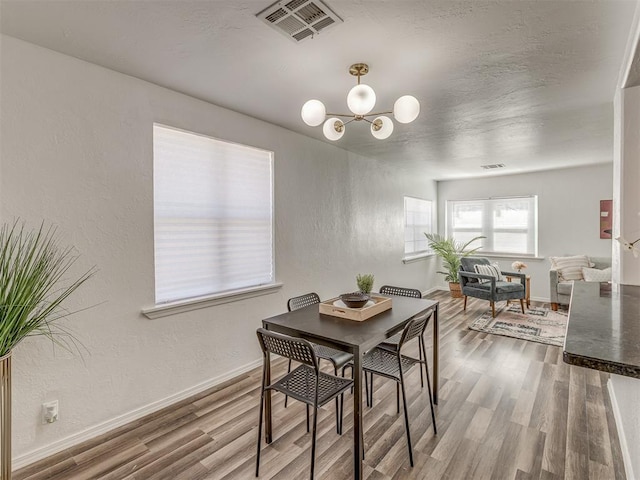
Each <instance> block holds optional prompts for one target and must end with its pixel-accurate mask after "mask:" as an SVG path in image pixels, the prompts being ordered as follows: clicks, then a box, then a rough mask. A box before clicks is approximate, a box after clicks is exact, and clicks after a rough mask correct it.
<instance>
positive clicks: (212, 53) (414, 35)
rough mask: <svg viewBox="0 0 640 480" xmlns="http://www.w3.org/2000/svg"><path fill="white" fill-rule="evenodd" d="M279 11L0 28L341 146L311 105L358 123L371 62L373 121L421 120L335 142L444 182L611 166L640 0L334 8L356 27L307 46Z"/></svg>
mask: <svg viewBox="0 0 640 480" xmlns="http://www.w3.org/2000/svg"><path fill="white" fill-rule="evenodd" d="M271 3H273V2H272V1H270V0H264V1H262V0H260V1H258V0H209V1H202V0H172V1H163V0H155V1H134V0H129V1H111V0H74V1H65V0H47V1H36V0H2V2H1V4H0V5H1V24H0V28H1V31H2V33H4V34H7V35H11V36H13V37H17V38H20V39H23V40H26V41H28V42H32V43H35V44H37V45H41V46H44V47H47V48H50V49H52V50H56V51H59V52H62V53H65V54H68V55H71V56H74V57H77V58H81V59H84V60H87V61H90V62H93V63H96V64H98V65H103V66H105V67H108V68H111V69H113V70H117V71H119V72H122V73H126V74H128V75H132V76H135V77H138V78H141V79H144V80H148V81H150V82H153V83H156V84H158V85H162V86H165V87H168V88H171V89H173V90H177V91H180V92H183V93H185V94H188V95H191V96H194V97H197V98H200V99H202V100H206V101H209V102H211V103H214V104H217V105H221V106H223V107H227V108H230V109H232V110H235V111H238V112H241V113H245V114H247V115H250V116H252V117H256V118H259V119H262V120H265V121H268V122H271V123H274V124H277V125H280V126H282V127H285V128H287V129H290V130H293V131H296V132H299V133H302V134H304V135H308V136H310V137H314V138H317V139H319V140H322V141H327V142H328V140H325V139H324V137H323V135H322V128H321V127H309V126H307V125H305V124H304V123H303V122H302V120H301V118H300V108H301V106H302V105H303V103H304V102H305V101H306V100H308V99H311V98H317V99H319V100H321V101H322V102H323V103H324V104H325V105H326V106H327V110H328V111H332V112H335V111H338V112H346V111H348V110H347V107H346V94H347V92H348V91H349V89H350V88H351V87H352V86H353V85H355V78H354V77H352V76H351V75H349V73H348V67H349V66H350V65H351V64H353V63H356V62H365V63H368V64H369V67H370V72H369V74H368V75H367V76H366V77H364V78H363V83H367V84H369V85H370V86H371V87H373V88H374V90H375V91H376V94H377V98H378V102H377V104H376V108H375V110H389V109H391V108H392V105H393V102H394V101H395V99H396V98H398V97H400V96H401V95H405V94H411V95H414V96H415V97H417V98H418V99H419V101H420V103H421V113H420V116H419V117H418V119H417V120H416V121H415V122H413V123H411V124H406V125H404V124H399V123H397V122H396V125H395V131H394V132H393V134H392V136H391V137H390V138H389V139H387V140H377V139H375V138H373V137H372V136H371V134H370V132H369V128H368V126H367V124H365V123H364V122H354V123H353V124H350V125H348V126H347V131H346V133H345V135H344V136H343V137H342V139H340V140H338V141H337V142H335V144H336V145H337V146H339V147H341V148H344V149H347V150H349V151H353V152H356V153H360V154H362V155H366V156H369V157H373V158H379V159H381V160H382V161H385V162H391V163H397V164H398V165H399V166H402V167H409V168H415V169H416V172H419V173H420V174H425V175H429V177H430V178H435V179H447V178H460V177H468V176H477V175H485V174H492V173H493V174H495V173H496V172H497V173H515V172H524V171H535V170H544V169H551V168H563V167H569V166H575V165H586V164H595V163H602V162H607V161H611V158H612V142H613V107H612V100H613V95H614V92H615V88H616V85H617V81H618V76H619V72H620V70H621V66H622V61H623V56H624V52H625V46H626V44H627V40H628V37H629V34H630V29H631V28H632V22H633V17H634V12H635V9H636V8H637V6H638V1H637V0H595V1H574V0H554V1H552V0H549V1H540V0H534V1H516V0H468V1H456V0H437V1H436V0H420V1H418V0H416V1H413V0H394V1H384V0H350V1H344V0H327V1H326V3H327V5H328V6H329V7H330V8H331V9H333V10H334V11H335V13H336V14H337V15H338V16H339V17H340V18H341V19H342V20H343V23H341V24H338V25H336V26H333V27H332V28H329V29H327V30H325V31H324V32H322V33H321V34H319V35H316V36H315V37H314V38H310V39H308V40H305V41H303V42H301V43H295V42H293V41H292V40H289V39H287V38H285V37H284V36H283V35H281V34H280V33H278V32H276V31H275V30H272V29H271V28H269V27H268V26H267V25H266V24H265V23H263V22H262V21H261V20H259V19H258V18H256V17H255V15H256V14H257V13H258V12H260V11H261V10H263V9H264V8H266V7H268V6H269V5H270V4H271ZM636 58H637V56H636ZM496 163H502V164H505V168H503V169H500V170H489V171H487V170H483V169H482V168H480V166H481V165H485V164H496Z"/></svg>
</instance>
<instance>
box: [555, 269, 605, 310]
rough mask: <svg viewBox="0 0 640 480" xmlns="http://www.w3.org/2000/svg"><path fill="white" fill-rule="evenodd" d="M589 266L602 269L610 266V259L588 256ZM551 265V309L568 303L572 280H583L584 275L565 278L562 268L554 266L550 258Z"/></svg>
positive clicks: (556, 308)
mask: <svg viewBox="0 0 640 480" xmlns="http://www.w3.org/2000/svg"><path fill="white" fill-rule="evenodd" d="M551 258H552V259H553V258H574V257H551ZM588 259H589V261H590V264H589V265H590V266H589V267H587V268H594V269H598V270H604V269H606V268H611V259H610V258H605V257H588ZM551 265H552V267H551V270H549V286H550V296H549V298H550V302H551V309H552V310H554V311H555V310H558V305H568V304H569V300H570V299H571V289H572V287H573V282H574V281H576V282H577V281H584V277H583V278H581V279H577V278H575V279H570V280H566V279H564V278H563V276H562V269H557V268H554V262H553V260H552V263H551Z"/></svg>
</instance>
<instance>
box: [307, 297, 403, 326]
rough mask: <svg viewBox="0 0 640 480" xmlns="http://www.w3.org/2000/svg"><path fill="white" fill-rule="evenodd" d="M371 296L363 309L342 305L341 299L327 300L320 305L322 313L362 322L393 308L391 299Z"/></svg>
mask: <svg viewBox="0 0 640 480" xmlns="http://www.w3.org/2000/svg"><path fill="white" fill-rule="evenodd" d="M370 296H371V300H369V302H367V304H366V305H365V306H364V307H362V308H349V307H347V306H346V305H345V304H344V303H342V301H341V300H340V297H336V298H332V299H331V300H325V301H324V302H321V303H320V304H319V309H320V313H322V314H324V315H332V316H334V317H340V318H346V319H348V320H355V321H356V322H362V321H364V320H366V319H368V318H371V317H373V316H375V315H378V314H379V313H382V312H384V311H386V310H389V309H390V308H391V299H390V298H388V297H381V296H378V295H370Z"/></svg>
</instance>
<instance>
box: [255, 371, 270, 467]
mask: <svg viewBox="0 0 640 480" xmlns="http://www.w3.org/2000/svg"><path fill="white" fill-rule="evenodd" d="M265 361H266V360H265ZM266 372H267V370H266V366H265V367H264V368H263V370H262V387H261V389H260V414H259V415H258V451H257V453H256V477H257V476H258V475H260V445H261V443H262V416H263V415H264V387H265V383H266V382H265V380H266Z"/></svg>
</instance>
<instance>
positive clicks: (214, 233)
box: [153, 124, 274, 304]
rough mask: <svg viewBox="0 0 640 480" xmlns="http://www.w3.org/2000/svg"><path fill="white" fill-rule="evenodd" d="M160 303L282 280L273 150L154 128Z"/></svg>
mask: <svg viewBox="0 0 640 480" xmlns="http://www.w3.org/2000/svg"><path fill="white" fill-rule="evenodd" d="M153 164H154V171H153V185H154V235H155V236H154V243H155V281H156V304H160V303H166V302H172V301H177V300H184V299H189V298H195V297H201V296H205V295H211V294H216V293H222V292H227V291H232V290H238V289H242V288H248V287H252V286H258V285H265V284H269V283H273V282H274V261H273V153H272V152H268V151H265V150H260V149H257V148H252V147H247V146H243V145H238V144H234V143H228V142H224V141H221V140H216V139H213V138H210V137H206V136H203V135H197V134H194V133H188V132H185V131H181V130H176V129H173V128H169V127H165V126H162V125H157V124H156V125H154V127H153Z"/></svg>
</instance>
